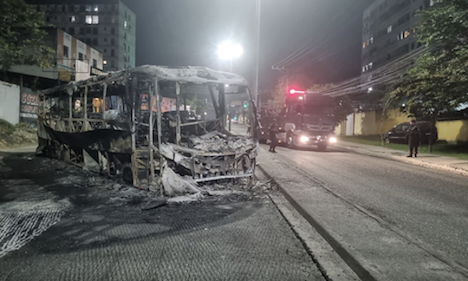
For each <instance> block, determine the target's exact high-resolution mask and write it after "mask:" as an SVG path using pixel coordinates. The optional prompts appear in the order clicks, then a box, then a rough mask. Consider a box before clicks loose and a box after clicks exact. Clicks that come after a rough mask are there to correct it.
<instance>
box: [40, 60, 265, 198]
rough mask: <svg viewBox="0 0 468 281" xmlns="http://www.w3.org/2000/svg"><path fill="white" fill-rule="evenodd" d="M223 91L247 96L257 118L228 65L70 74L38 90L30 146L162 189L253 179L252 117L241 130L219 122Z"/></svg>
mask: <svg viewBox="0 0 468 281" xmlns="http://www.w3.org/2000/svg"><path fill="white" fill-rule="evenodd" d="M229 94H244V95H246V96H247V97H248V100H250V105H251V106H249V109H250V120H251V124H258V122H257V115H256V112H255V110H256V109H255V107H254V105H253V103H252V98H251V94H250V91H249V88H248V84H247V81H246V80H245V79H244V78H242V77H241V76H238V75H236V74H232V73H226V72H220V71H215V70H211V69H208V68H204V67H177V68H170V67H160V66H141V67H137V68H133V69H128V70H123V71H119V72H112V73H110V74H108V75H101V76H94V77H92V78H90V79H88V80H84V81H79V82H70V83H68V84H65V85H62V86H59V87H56V88H52V89H48V90H45V91H43V92H42V93H41V99H40V107H39V124H38V138H39V146H38V149H37V152H38V154H42V155H45V156H48V157H52V158H58V159H62V160H64V161H67V162H69V163H72V164H75V165H78V166H80V167H83V168H84V169H87V170H91V171H96V172H100V173H104V174H107V175H109V176H111V177H123V179H124V180H125V181H126V182H128V183H130V184H133V186H135V187H138V188H145V189H150V190H160V191H161V192H162V194H164V195H167V196H176V195H181V194H187V193H195V194H197V193H200V190H201V189H199V186H200V185H202V184H205V183H208V182H210V183H216V182H225V181H233V180H236V179H246V178H247V179H253V174H254V169H255V158H256V156H257V153H258V151H259V146H258V125H255V126H251V129H250V134H249V136H235V135H232V134H230V133H229V132H228V131H227V130H226V129H225V128H226V95H229ZM193 100H202V101H204V104H205V105H206V108H207V110H208V111H210V110H211V111H210V112H211V113H212V114H211V115H212V118H209V115H210V114H207V113H206V112H204V114H202V118H200V117H199V116H197V115H196V114H195V113H194V112H193V108H192V110H191V109H190V107H191V105H190V103H191V102H192V104H193Z"/></svg>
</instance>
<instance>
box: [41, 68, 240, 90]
mask: <svg viewBox="0 0 468 281" xmlns="http://www.w3.org/2000/svg"><path fill="white" fill-rule="evenodd" d="M126 74H130V75H132V74H134V75H138V76H147V77H149V78H154V79H156V78H157V79H158V80H159V81H168V82H179V83H183V84H184V83H193V84H210V83H214V84H228V85H233V86H248V82H247V80H246V79H245V78H243V77H242V76H240V75H237V74H234V73H229V72H223V71H218V70H213V69H210V68H207V67H202V66H186V67H169V66H156V65H143V66H139V67H135V68H131V69H125V70H120V71H116V72H110V73H109V74H106V75H99V76H93V77H91V78H89V79H86V80H82V81H76V82H75V81H74V82H70V83H67V84H65V85H61V86H58V87H54V88H50V89H46V90H44V91H43V94H45V95H49V94H56V93H57V92H66V93H68V94H69V95H71V94H73V92H75V91H76V90H77V89H78V88H80V87H85V86H89V85H95V84H99V83H103V84H104V83H112V82H117V83H118V82H119V81H124V79H125V76H126Z"/></svg>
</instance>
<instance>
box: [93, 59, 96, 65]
mask: <svg viewBox="0 0 468 281" xmlns="http://www.w3.org/2000/svg"><path fill="white" fill-rule="evenodd" d="M93 66H94V67H97V60H95V59H93Z"/></svg>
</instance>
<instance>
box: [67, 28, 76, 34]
mask: <svg viewBox="0 0 468 281" xmlns="http://www.w3.org/2000/svg"><path fill="white" fill-rule="evenodd" d="M68 33H70V35H74V34H75V28H74V27H70V28H69V29H68Z"/></svg>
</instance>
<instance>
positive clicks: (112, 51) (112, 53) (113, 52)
mask: <svg viewBox="0 0 468 281" xmlns="http://www.w3.org/2000/svg"><path fill="white" fill-rule="evenodd" d="M111 56H112V57H114V56H115V51H114V49H112V50H111Z"/></svg>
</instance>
